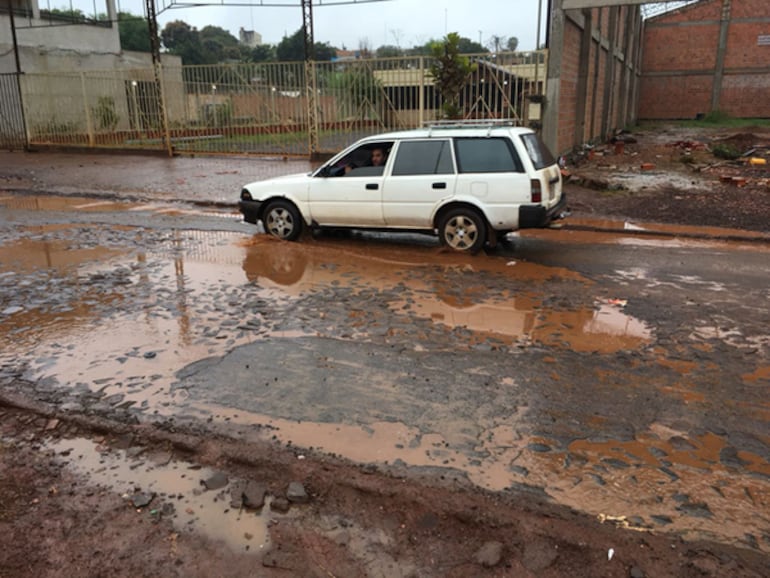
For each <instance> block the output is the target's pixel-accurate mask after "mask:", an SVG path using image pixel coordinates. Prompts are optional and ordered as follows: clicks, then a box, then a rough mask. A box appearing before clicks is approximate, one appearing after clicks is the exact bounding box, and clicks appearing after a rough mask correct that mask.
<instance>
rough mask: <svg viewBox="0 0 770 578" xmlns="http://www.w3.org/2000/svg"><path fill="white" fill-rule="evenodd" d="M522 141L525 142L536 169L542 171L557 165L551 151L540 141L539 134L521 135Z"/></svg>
mask: <svg viewBox="0 0 770 578" xmlns="http://www.w3.org/2000/svg"><path fill="white" fill-rule="evenodd" d="M521 140H522V141H524V146H525V147H526V148H527V154H528V155H529V158H530V159H531V160H532V164H533V165H535V168H536V169H538V170H540V169H544V168H546V167H550V166H551V165H553V164H556V159H554V158H553V155H552V154H551V151H549V150H548V147H547V146H545V143H544V142H543V141H541V140H540V137H539V136H538V135H537V134H535V133H531V134H523V135H521Z"/></svg>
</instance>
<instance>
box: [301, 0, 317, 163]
mask: <svg viewBox="0 0 770 578" xmlns="http://www.w3.org/2000/svg"><path fill="white" fill-rule="evenodd" d="M302 33H303V36H304V38H305V86H306V87H307V132H308V146H309V148H310V159H311V160H312V159H313V158H314V157H315V156H316V153H317V152H318V110H317V107H316V76H315V62H314V61H315V43H314V41H313V0H302Z"/></svg>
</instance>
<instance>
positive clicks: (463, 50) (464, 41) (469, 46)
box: [457, 36, 489, 54]
mask: <svg viewBox="0 0 770 578" xmlns="http://www.w3.org/2000/svg"><path fill="white" fill-rule="evenodd" d="M458 38H459V41H458V42H457V51H458V52H459V53H460V54H479V53H481V52H489V50H487V49H486V48H484V46H482V45H481V44H479V43H478V42H475V41H474V40H471V39H470V38H466V37H465V36H458Z"/></svg>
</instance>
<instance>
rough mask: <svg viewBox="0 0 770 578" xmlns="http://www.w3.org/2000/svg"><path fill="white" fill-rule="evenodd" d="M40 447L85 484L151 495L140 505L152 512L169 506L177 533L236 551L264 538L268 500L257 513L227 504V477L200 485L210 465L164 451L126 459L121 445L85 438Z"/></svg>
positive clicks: (262, 543)
mask: <svg viewBox="0 0 770 578" xmlns="http://www.w3.org/2000/svg"><path fill="white" fill-rule="evenodd" d="M45 448H46V449H48V450H53V451H54V452H56V454H57V455H62V453H63V454H64V455H67V456H69V457H68V458H67V462H66V463H67V465H68V466H69V467H71V468H72V469H73V470H74V471H75V472H76V473H78V474H80V475H83V476H86V477H87V478H88V479H89V483H91V484H93V485H101V486H106V487H108V488H110V489H112V490H114V491H116V492H118V493H120V494H122V495H123V496H124V497H125V498H126V499H127V500H129V499H130V498H131V497H132V496H133V495H135V494H136V493H141V494H144V495H154V496H155V497H154V498H153V500H152V502H150V504H149V505H148V506H147V507H146V508H147V509H148V510H151V511H152V512H154V513H155V515H158V514H159V513H161V512H163V511H164V506H165V508H168V504H170V505H172V506H173V513H172V514H171V519H172V521H173V524H174V527H175V528H176V529H177V530H179V531H180V532H185V531H192V530H195V531H200V532H202V533H204V534H205V535H207V536H208V537H209V538H212V539H214V540H221V541H223V542H224V543H226V544H227V545H228V546H230V548H232V549H233V550H237V551H244V550H249V551H253V552H259V551H260V550H262V549H264V548H265V547H266V546H267V545H268V543H269V533H268V529H267V517H268V514H269V502H267V503H266V505H265V507H263V508H262V510H261V512H258V513H255V512H253V511H249V510H246V509H242V508H240V507H236V508H229V507H228V506H227V504H229V503H230V490H231V486H232V485H233V482H232V481H231V482H230V484H229V485H228V486H226V487H225V488H224V489H223V490H219V491H207V490H206V489H205V487H204V486H203V485H202V481H203V480H206V479H209V478H211V477H212V475H213V474H214V472H213V471H212V470H209V469H207V468H198V467H197V466H193V465H192V464H189V463H185V462H179V461H171V460H170V455H165V456H159V460H157V461H159V462H160V463H153V459H152V456H145V455H140V456H138V457H134V458H130V457H128V456H127V454H126V452H125V451H123V450H111V449H108V448H106V447H104V446H98V445H97V444H95V443H94V442H92V441H90V440H86V439H69V440H66V439H65V440H57V441H55V442H52V443H49V444H48V445H47V446H45Z"/></svg>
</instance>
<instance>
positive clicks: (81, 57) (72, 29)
mask: <svg viewBox="0 0 770 578" xmlns="http://www.w3.org/2000/svg"><path fill="white" fill-rule="evenodd" d="M102 2H104V5H103V10H100V12H101V14H102V15H103V16H105V18H104V19H97V18H96V17H95V16H93V17H88V16H86V17H85V18H80V17H76V16H74V15H70V14H67V13H63V12H61V11H49V10H46V9H41V8H40V4H39V1H38V0H10V3H11V6H12V7H13V15H14V22H15V27H16V38H17V47H16V50H17V51H18V56H19V63H20V65H21V71H22V72H24V73H42V72H61V71H67V70H78V71H82V70H117V69H132V68H145V67H148V66H151V65H152V59H151V57H150V55H149V54H147V53H143V52H129V51H124V50H122V49H121V46H120V33H119V31H118V24H117V10H116V8H115V6H116V4H115V0H102ZM10 29H11V18H10V13H9V11H8V3H7V0H3V1H2V2H0V30H2V33H0V73H8V72H16V64H15V56H14V46H13V39H12V35H11V33H10ZM163 59H164V60H167V61H168V62H169V64H179V65H181V61H180V60H179V59H177V58H176V57H170V56H168V55H164V56H163Z"/></svg>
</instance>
